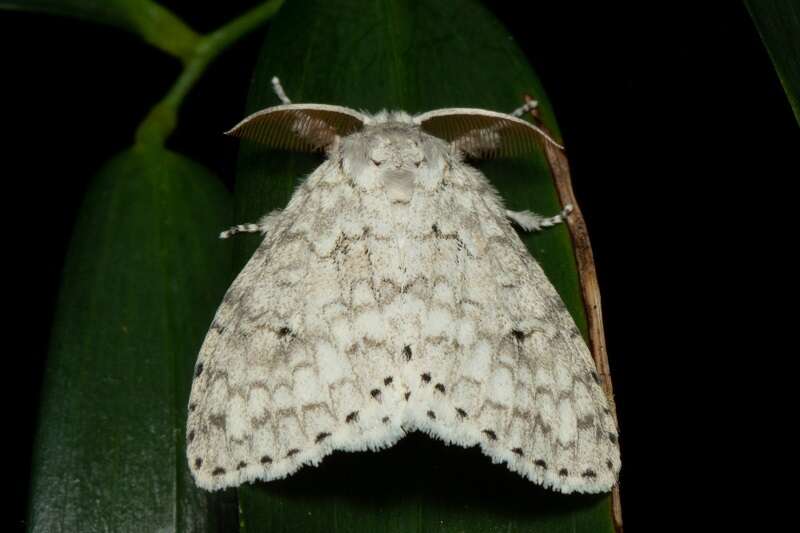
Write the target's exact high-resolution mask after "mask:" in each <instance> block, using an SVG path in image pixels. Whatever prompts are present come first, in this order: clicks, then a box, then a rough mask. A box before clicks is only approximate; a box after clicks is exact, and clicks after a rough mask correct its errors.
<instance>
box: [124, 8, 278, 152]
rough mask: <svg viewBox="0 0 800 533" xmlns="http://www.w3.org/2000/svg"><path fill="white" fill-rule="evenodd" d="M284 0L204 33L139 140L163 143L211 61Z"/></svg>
mask: <svg viewBox="0 0 800 533" xmlns="http://www.w3.org/2000/svg"><path fill="white" fill-rule="evenodd" d="M284 1H285V0H269V1H267V2H264V3H263V4H260V5H258V6H256V7H254V8H253V9H251V10H250V11H247V12H245V13H244V14H242V15H240V16H239V17H237V18H235V19H234V20H232V21H230V22H229V23H227V24H225V25H224V26H222V27H220V28H219V29H217V30H214V31H213V32H211V33H209V34H206V35H204V36H202V37H201V38H200V39H199V40H198V41H197V43H196V44H195V46H194V49H193V50H192V51H191V53H190V54H189V55H188V56H187V57H186V58H185V59H184V66H183V71H182V72H181V74H180V76H178V79H177V80H176V81H175V83H174V84H173V85H172V87H171V88H170V90H169V91H168V92H167V94H166V96H164V98H163V99H162V100H161V101H160V102H158V103H157V104H156V105H155V106H153V108H152V109H151V110H150V112H149V113H148V114H147V116H146V117H145V119H144V120H143V121H142V123H141V124H140V125H139V128H138V129H137V130H136V144H148V145H157V146H163V145H164V142H165V141H166V140H167V138H168V137H169V136H170V134H171V133H172V132H173V130H174V129H175V126H176V124H177V121H178V110H179V109H180V106H181V104H182V103H183V99H184V98H185V97H186V95H187V94H188V92H189V91H190V90H191V88H192V87H194V85H195V83H197V80H199V79H200V77H201V76H202V75H203V73H204V72H205V70H206V68H207V67H208V65H209V63H211V61H213V60H214V59H216V57H217V56H218V55H219V54H220V53H222V52H223V51H224V50H226V49H227V48H228V47H230V46H231V45H232V44H233V43H234V42H236V41H237V40H239V39H240V38H242V37H243V36H245V35H247V34H248V33H250V32H251V31H253V30H254V29H256V28H258V27H259V26H260V25H261V24H263V23H264V22H265V21H267V20H268V19H270V18H271V17H272V16H273V15H275V13H276V12H277V11H278V9H280V7H281V6H282V5H283V3H284Z"/></svg>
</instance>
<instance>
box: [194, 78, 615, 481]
mask: <svg viewBox="0 0 800 533" xmlns="http://www.w3.org/2000/svg"><path fill="white" fill-rule="evenodd" d="M273 84H274V86H275V89H276V92H277V94H278V96H279V97H280V99H281V101H282V104H281V105H277V106H274V107H270V108H267V109H264V110H262V111H259V112H257V113H255V114H253V115H250V116H249V117H247V118H245V119H244V120H243V121H242V122H241V123H239V124H238V125H237V126H236V127H234V128H233V129H232V130H231V132H230V133H231V134H233V135H235V136H238V137H241V138H245V139H251V140H254V141H258V142H261V143H263V144H265V145H266V146H267V147H270V148H279V149H289V150H302V151H316V150H324V152H325V154H326V159H325V161H324V162H323V163H322V164H321V165H320V166H319V167H318V168H317V169H316V170H315V171H314V172H313V173H311V174H310V175H309V176H308V178H307V179H306V180H305V181H304V182H303V183H302V184H301V185H300V186H299V187H298V188H297V189H296V190H295V192H294V194H293V195H292V197H291V200H290V201H289V203H288V204H287V205H286V207H285V208H284V209H282V210H280V209H279V210H275V211H272V212H271V213H269V214H267V215H266V216H264V217H263V218H262V219H261V220H259V221H258V222H257V223H254V224H244V225H240V226H236V227H234V228H231V229H230V230H228V231H225V232H223V233H222V234H221V237H223V238H226V237H229V236H231V235H233V234H235V233H239V232H260V233H262V234H263V242H262V243H261V245H260V246H259V247H258V249H257V250H256V251H255V253H254V254H253V256H252V258H251V259H250V261H249V262H248V263H247V265H246V266H245V267H244V269H243V270H242V271H241V273H240V274H239V276H238V277H237V278H236V280H235V281H234V282H233V284H232V285H231V287H230V289H229V290H228V291H227V293H226V295H225V297H224V299H223V301H222V303H221V305H220V306H219V309H218V310H217V313H216V316H215V317H214V320H213V322H212V324H211V327H210V329H209V331H208V334H207V336H206V338H205V341H204V343H203V345H202V348H201V350H200V354H199V356H198V359H197V363H196V367H195V374H194V381H193V383H192V391H191V396H190V400H189V413H188V422H187V434H186V437H187V459H188V462H189V468H190V470H191V472H192V474H193V476H194V479H195V481H196V484H197V485H198V486H200V487H202V488H204V489H208V490H216V489H221V488H224V487H231V486H237V485H239V484H241V483H244V482H248V481H254V480H259V479H260V480H267V481H268V480H272V479H278V478H282V477H285V476H287V475H289V474H292V473H293V472H295V471H296V470H297V469H298V468H300V467H301V466H303V465H305V464H313V465H316V464H317V463H319V462H320V461H321V460H322V459H323V458H324V457H325V456H327V455H329V454H330V453H332V452H333V451H335V450H351V451H354V450H377V449H380V448H385V447H388V446H391V445H393V444H394V443H395V442H397V441H398V440H399V439H400V438H402V437H403V435H404V434H405V433H406V432H410V431H413V430H419V431H423V432H425V433H427V434H429V435H431V436H433V437H436V438H439V439H442V440H444V441H445V442H447V443H451V444H458V445H461V446H465V447H471V446H475V445H477V446H480V448H481V450H482V451H483V452H484V453H485V454H486V455H488V456H489V457H491V459H492V460H493V461H494V462H504V463H505V464H506V465H507V466H508V468H509V469H511V470H513V471H515V472H518V473H519V474H522V475H523V476H525V477H527V478H528V479H530V480H531V481H533V482H535V483H538V484H541V485H543V486H545V487H549V488H551V489H554V490H557V491H560V492H564V493H569V492H603V491H608V490H610V488H611V487H612V486H613V485H614V483H615V482H616V478H617V473H618V471H619V469H620V455H619V447H618V442H617V428H616V423H615V421H614V418H613V416H612V414H611V412H610V410H609V404H608V401H607V399H606V396H605V394H604V392H603V389H602V388H601V386H600V383H599V379H598V375H597V373H596V370H595V367H594V363H593V361H592V358H591V355H590V352H589V349H588V348H587V346H586V344H585V342H584V340H583V338H582V336H581V334H580V332H579V331H578V328H577V327H576V326H575V323H574V322H573V320H572V318H571V316H570V314H569V313H568V311H567V309H566V308H565V306H564V303H563V302H562V300H561V298H560V297H559V295H558V294H557V292H556V290H555V289H554V287H553V286H552V284H551V283H550V282H549V281H548V279H547V278H546V276H545V274H544V273H543V271H542V269H541V267H540V266H539V265H538V263H537V262H536V261H535V260H534V258H533V257H532V256H531V255H530V254H529V253H528V251H527V249H526V248H525V245H524V244H523V243H522V241H521V240H520V238H519V236H518V234H517V229H515V227H514V225H517V226H519V227H520V228H521V229H522V230H537V229H542V228H545V227H548V226H552V225H554V224H557V223H559V222H561V221H562V220H563V219H564V217H565V216H567V213H568V212H569V206H568V207H567V208H566V209H565V210H564V211H563V212H562V213H560V214H558V215H556V216H554V217H549V218H547V217H542V216H539V215H536V214H534V213H531V212H528V211H523V212H513V211H509V210H507V209H505V207H504V205H503V202H502V199H501V198H500V196H499V194H498V192H497V191H496V189H495V188H494V187H493V186H492V184H491V183H490V182H489V180H488V179H487V178H486V177H485V176H484V175H483V174H482V173H481V172H479V171H478V170H477V169H475V168H473V167H472V166H470V165H469V164H468V163H467V162H466V159H467V158H481V157H512V156H515V155H520V154H523V153H525V152H526V151H528V150H531V149H534V147H535V146H536V144H537V143H539V142H549V143H554V144H555V141H554V140H553V139H552V138H550V137H549V136H547V135H546V133H545V132H543V131H542V130H540V129H539V128H537V127H536V126H535V125H533V124H532V123H530V122H527V121H525V120H523V119H521V118H520V116H521V115H522V114H523V113H524V112H525V111H526V110H527V109H530V108H531V107H532V105H529V106H526V107H524V108H521V109H520V110H517V111H516V112H514V113H512V114H504V113H497V112H493V111H487V110H481V109H466V108H453V109H440V110H437V111H431V112H427V113H422V114H419V115H415V116H412V115H410V114H408V113H405V112H387V111H381V112H379V113H377V114H374V115H370V114H367V113H363V112H359V111H355V110H352V109H348V108H344V107H340V106H335V105H323V104H293V103H291V102H290V101H289V99H288V98H287V97H286V95H285V92H284V91H283V89H282V88H281V86H280V83H279V82H278V80H277V79H275V80H273Z"/></svg>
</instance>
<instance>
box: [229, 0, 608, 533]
mask: <svg viewBox="0 0 800 533" xmlns="http://www.w3.org/2000/svg"><path fill="white" fill-rule="evenodd" d="M273 75H277V76H279V77H280V78H281V80H282V81H283V84H284V87H285V89H286V91H287V92H288V94H289V97H290V98H292V99H293V100H294V101H295V102H319V103H330V104H341V105H345V106H350V107H354V108H357V109H369V110H372V111H377V110H379V109H381V108H384V107H385V108H389V109H404V110H406V111H409V112H419V111H424V110H430V109H434V108H437V107H457V106H464V107H483V108H487V109H492V110H498V111H506V112H510V111H511V110H512V109H514V108H516V107H518V106H519V105H521V104H522V103H524V100H523V95H524V94H525V93H529V94H534V95H536V97H537V98H538V99H539V100H540V102H541V112H542V118H543V119H544V122H545V124H546V125H547V127H548V128H549V129H550V130H551V131H554V132H556V134H557V132H558V129H557V126H556V123H555V120H554V118H553V113H552V110H551V107H550V104H549V103H548V102H547V99H546V97H545V95H544V91H543V89H542V87H541V84H540V83H539V80H538V79H537V78H536V75H535V74H534V73H533V71H532V70H531V67H530V66H529V65H528V63H527V61H526V59H525V57H523V55H522V53H521V52H520V50H519V49H518V48H517V47H516V45H515V44H514V42H513V40H512V39H511V38H510V36H509V35H508V33H507V32H506V31H505V29H503V28H502V27H501V26H500V24H499V23H498V22H497V21H496V20H495V19H494V18H493V17H492V16H491V14H490V13H488V12H487V11H486V10H485V9H484V8H482V7H480V5H478V4H477V3H476V2H474V1H472V0H448V1H444V0H416V1H415V0H378V1H357V0H295V1H293V2H288V3H287V4H286V6H284V8H283V9H282V10H281V12H280V13H279V14H278V16H277V17H276V18H275V19H274V20H273V22H272V24H271V27H270V30H269V33H268V36H267V39H266V42H265V43H264V47H263V49H262V52H261V56H260V59H259V62H258V65H257V67H256V72H255V79H254V83H253V88H252V91H251V94H250V98H249V102H248V111H249V112H253V111H256V110H258V109H260V108H263V107H267V106H270V105H275V104H277V103H278V102H277V99H276V97H275V96H274V94H273V93H272V89H271V86H270V78H271V77H272V76H273ZM320 162H321V160H320V158H318V157H314V156H308V155H299V154H287V153H281V152H274V151H267V150H264V149H263V148H262V147H260V146H258V145H254V144H249V143H244V144H243V147H242V150H241V155H240V165H239V172H238V175H237V186H236V202H237V221H238V222H247V221H251V220H255V219H257V218H258V217H259V216H261V215H263V214H264V213H266V212H267V211H269V210H271V209H273V208H276V207H283V206H285V205H286V203H287V201H288V200H289V198H290V196H291V194H292V191H293V190H294V188H295V186H296V184H297V183H298V180H300V179H301V178H303V177H304V176H305V175H307V174H308V173H309V172H311V171H312V170H313V169H314V167H315V166H316V165H318V164H319V163H320ZM480 167H481V169H482V170H483V171H484V172H485V173H486V174H487V175H488V176H489V178H490V179H491V180H492V181H493V182H494V184H495V185H496V186H497V187H498V189H499V190H500V192H501V193H502V195H503V197H504V198H505V199H506V201H507V204H508V205H509V206H510V208H512V209H531V210H534V211H537V212H540V213H545V214H554V213H556V212H557V211H558V210H559V209H560V206H559V204H558V201H557V195H556V191H555V188H554V185H553V182H552V179H551V177H550V175H549V169H548V166H547V163H546V161H545V158H544V156H543V154H541V153H533V154H531V155H530V157H528V158H526V159H522V160H516V161H495V162H490V163H484V164H481V165H480ZM524 239H525V242H526V244H527V245H528V247H529V249H530V250H531V252H532V253H533V254H534V255H535V257H536V258H537V259H538V260H539V262H540V263H541V264H542V266H543V267H544V269H545V271H546V272H547V274H548V276H549V278H550V279H551V281H552V282H553V283H554V285H555V286H556V288H557V289H558V291H559V293H560V294H561V295H562V297H563V298H564V300H565V301H566V303H567V306H568V308H569V309H570V311H571V312H572V314H573V316H574V317H575V319H576V321H577V322H578V324H579V326H580V327H581V328H582V329H583V331H584V332H585V331H586V330H585V327H586V320H585V316H584V314H583V306H582V302H581V297H580V291H579V285H578V276H577V272H576V266H575V258H574V255H573V252H572V247H571V244H570V239H569V236H568V232H567V230H566V228H564V227H563V226H562V227H559V228H555V229H552V230H548V231H546V232H543V233H542V234H540V235H535V236H534V235H526V236H525V237H524ZM257 242H258V239H257V238H250V240H249V241H247V240H245V238H243V239H242V240H240V241H239V243H240V244H239V245H238V246H239V249H238V253H237V259H236V265H237V266H241V265H243V264H244V262H245V261H246V260H247V259H248V258H249V256H250V254H251V253H252V252H253V250H254V247H255V246H256V244H257ZM239 495H240V508H241V513H240V515H241V519H242V523H243V527H244V529H245V530H246V531H270V532H275V533H277V532H289V531H296V532H304V533H311V532H317V531H320V532H322V531H324V532H329V531H369V532H384V531H396V532H403V533H408V532H432V531H442V532H455V531H459V532H473V531H474V532H479V531H480V532H494V531H503V532H521V531H547V532H552V531H570V532H576V531H584V532H592V533H597V532H604V531H605V532H608V531H612V530H613V526H612V521H611V513H610V497H609V496H608V495H599V496H597V495H595V496H586V495H562V494H557V493H554V492H552V491H548V490H544V489H542V488H541V487H539V486H537V485H535V484H533V483H531V482H529V481H527V480H525V479H523V478H521V477H520V476H517V475H516V474H512V473H511V472H509V471H507V470H506V468H505V467H504V466H502V465H494V464H492V463H491V461H490V460H489V459H488V458H487V457H485V456H483V455H482V454H481V453H480V452H479V451H477V450H476V449H469V450H465V449H462V448H459V447H456V446H450V447H447V446H444V445H443V444H442V443H441V442H438V441H434V440H432V439H430V438H428V437H426V436H423V435H420V434H411V435H408V436H406V437H405V438H404V439H403V440H401V441H400V442H399V443H398V444H397V445H395V446H394V447H393V448H390V449H388V450H384V451H381V452H379V453H374V452H367V453H343V452H339V453H336V454H334V455H332V456H330V457H328V458H326V459H325V460H324V461H323V462H322V463H321V464H320V466H319V467H317V468H313V467H305V468H304V469H302V470H301V471H299V472H298V473H296V474H294V475H293V476H291V477H289V478H287V479H285V480H281V481H276V482H270V483H259V484H255V485H252V486H246V487H243V488H241V489H240V490H239Z"/></svg>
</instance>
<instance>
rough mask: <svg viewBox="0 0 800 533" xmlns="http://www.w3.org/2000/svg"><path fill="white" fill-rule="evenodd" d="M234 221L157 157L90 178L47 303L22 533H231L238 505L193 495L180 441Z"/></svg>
mask: <svg viewBox="0 0 800 533" xmlns="http://www.w3.org/2000/svg"><path fill="white" fill-rule="evenodd" d="M231 208H232V204H231V198H230V195H229V194H228V192H227V191H226V190H225V189H224V187H222V186H221V185H220V183H219V180H217V179H216V178H215V177H214V176H212V175H211V174H209V172H208V171H207V170H206V169H205V168H204V167H202V166H200V165H198V164H196V163H194V162H192V161H190V160H188V159H186V158H184V157H182V156H179V155H177V154H174V153H170V152H167V151H165V150H163V149H154V148H144V147H137V148H133V149H130V150H128V151H125V152H123V153H121V154H119V155H118V156H116V157H115V158H114V159H112V160H111V161H110V162H109V163H108V164H107V165H106V166H105V167H104V168H103V169H102V170H101V171H100V172H99V174H98V175H97V176H95V179H94V180H93V182H92V185H91V186H90V189H89V191H88V193H87V195H86V198H85V201H84V204H83V206H82V208H81V211H80V213H79V217H78V221H77V224H76V227H75V230H74V234H73V239H72V242H71V245H70V249H69V252H68V256H67V260H66V265H65V268H64V272H63V279H62V286H61V290H60V295H59V300H58V303H57V309H56V316H55V323H54V327H53V331H52V338H51V345H50V349H49V354H48V360H47V365H46V370H45V379H44V384H43V392H42V400H41V412H40V417H39V423H38V429H37V434H36V439H35V445H34V458H33V471H32V479H31V498H30V508H29V521H28V525H29V528H30V530H32V531H37V532H38V531H42V532H52V531H206V530H217V529H219V528H221V527H222V526H223V524H226V525H230V522H226V520H232V521H233V527H235V524H236V520H237V516H236V504H235V501H233V502H230V501H226V500H225V498H224V497H223V498H220V497H219V496H212V495H209V493H206V492H204V491H201V490H199V489H197V488H195V486H194V483H193V481H192V478H191V475H190V474H189V471H188V466H187V463H186V457H185V456H186V451H185V429H184V428H185V423H186V407H187V401H188V397H189V387H190V386H191V378H192V370H193V366H194V361H195V359H196V357H197V351H198V349H199V347H200V343H201V341H202V339H203V336H204V334H205V331H206V329H207V328H208V324H209V323H210V322H211V318H212V317H213V314H214V311H215V309H216V306H217V304H218V303H219V301H220V298H221V297H222V295H223V294H224V291H225V288H226V285H227V283H228V282H229V281H230V267H231V264H230V252H229V250H228V249H227V248H226V246H224V244H223V243H221V242H220V241H219V240H218V239H217V238H216V236H217V235H218V234H219V231H220V228H224V227H227V226H228V225H229V224H230V215H231ZM231 511H232V512H231Z"/></svg>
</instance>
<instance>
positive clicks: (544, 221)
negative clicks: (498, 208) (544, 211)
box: [506, 204, 573, 231]
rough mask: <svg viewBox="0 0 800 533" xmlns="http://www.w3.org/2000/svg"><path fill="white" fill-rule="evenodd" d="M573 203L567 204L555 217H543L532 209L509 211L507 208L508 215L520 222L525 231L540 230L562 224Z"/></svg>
mask: <svg viewBox="0 0 800 533" xmlns="http://www.w3.org/2000/svg"><path fill="white" fill-rule="evenodd" d="M572 209H573V208H572V204H567V205H565V206H564V209H562V210H561V212H560V213H559V214H557V215H556V216H553V217H543V216H542V215H538V214H536V213H532V212H531V211H509V210H506V216H507V217H508V218H510V219H511V220H513V221H514V222H516V223H517V224H519V226H520V227H521V228H522V229H524V230H525V231H540V230H543V229H546V228H550V227H552V226H555V225H558V224H561V223H562V222H564V220H566V218H567V215H569V214H570V213H571V212H572Z"/></svg>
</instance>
